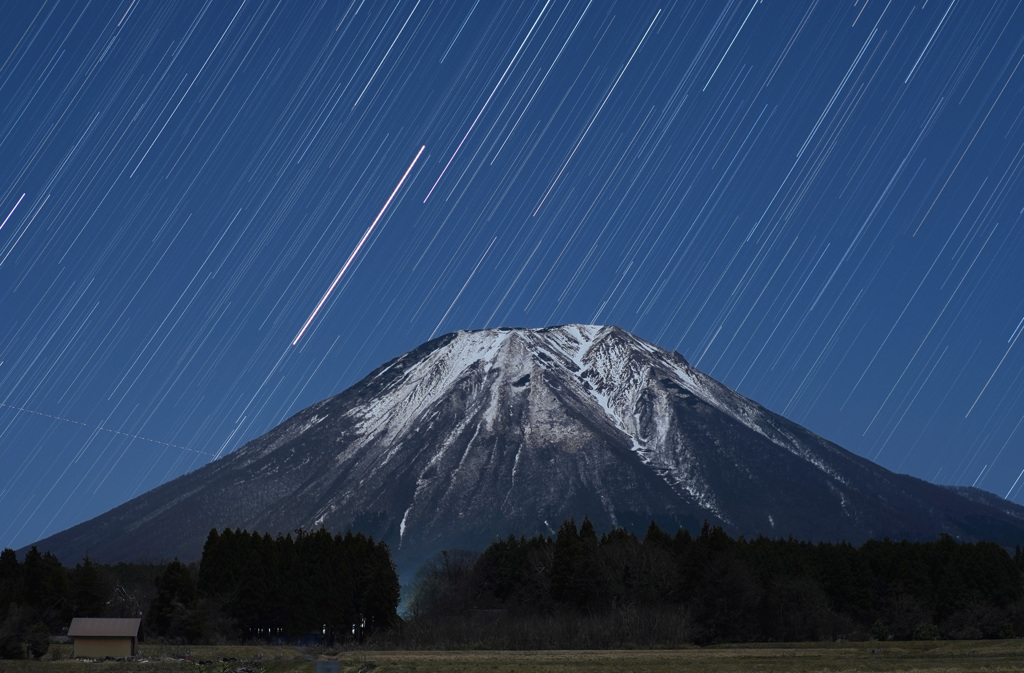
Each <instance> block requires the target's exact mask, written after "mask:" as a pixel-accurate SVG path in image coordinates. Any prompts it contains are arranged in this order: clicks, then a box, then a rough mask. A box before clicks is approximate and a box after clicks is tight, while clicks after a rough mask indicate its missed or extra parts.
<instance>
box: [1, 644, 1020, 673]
mask: <svg viewBox="0 0 1024 673" xmlns="http://www.w3.org/2000/svg"><path fill="white" fill-rule="evenodd" d="M70 655H71V650H70V647H69V646H59V647H57V646H55V647H53V648H51V650H50V652H49V653H47V655H46V656H45V657H43V659H42V660H41V661H0V671H3V672H4V673H6V672H7V671H12V672H20V671H27V672H29V673H129V672H132V673H134V672H139V673H186V672H187V673H293V672H294V673H298V672H303V673H314V671H315V669H316V663H315V662H316V661H325V660H335V661H338V662H339V663H340V666H341V671H342V672H343V673H370V672H371V671H372V672H373V673H434V672H435V671H437V672H440V671H445V672H452V671H454V672H460V671H461V672H464V673H513V672H515V673H520V672H521V673H526V672H527V671H529V672H540V673H570V672H576V671H581V672H593V673H624V672H637V673H639V672H644V673H662V672H664V673H670V672H671V673H676V672H684V673H685V672H688V671H693V672H696V671H701V672H702V673H734V672H736V673H739V672H740V671H743V672H747V671H765V672H768V671H779V672H782V671H794V672H803V671H806V672H811V671H829V672H831V673H845V672H847V671H849V672H851V673H852V672H860V671H879V672H881V671H936V672H946V671H948V672H953V671H957V672H960V671H988V672H995V671H1007V672H1009V671H1024V640H997V641H938V642H912V643H835V644H821V643H808V644H790V645H776V644H761V645H742V646H737V645H733V646H720V647H707V648H687V649H679V650H614V651H593V650H589V651H566V650H559V651H531V652H496V651H340V652H339V651H331V650H327V651H323V650H314V649H303V648H299V647H264V646H209V647H206V646H197V647H192V648H185V647H181V646H168V645H143V646H142V656H141V657H140V658H139V659H137V660H132V661H82V660H75V659H71V658H70Z"/></svg>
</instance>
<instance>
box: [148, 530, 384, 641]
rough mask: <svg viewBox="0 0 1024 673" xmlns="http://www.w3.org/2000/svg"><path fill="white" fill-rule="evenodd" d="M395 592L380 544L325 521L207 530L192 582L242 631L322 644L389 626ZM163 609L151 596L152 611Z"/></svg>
mask: <svg viewBox="0 0 1024 673" xmlns="http://www.w3.org/2000/svg"><path fill="white" fill-rule="evenodd" d="M400 591H401V588H400V586H399V583H398V574H397V573H396V572H395V566H394V564H393V563H392V561H391V551H390V550H389V548H388V546H387V545H386V544H385V543H383V542H377V543H375V542H374V541H373V538H367V537H366V536H364V535H363V534H362V533H358V534H352V533H351V532H349V533H346V534H345V535H334V536H332V535H331V534H330V533H328V532H327V531H325V530H324V529H323V528H321V529H320V530H318V531H316V532H315V533H305V532H303V531H301V530H299V531H297V534H296V537H295V538H294V539H293V538H292V536H291V535H286V536H283V537H282V536H278V537H276V538H271V537H270V536H269V535H263V536H260V535H259V534H258V533H251V534H250V533H246V532H245V531H231V530H230V529H225V530H224V531H223V533H218V532H217V531H216V530H212V531H210V535H209V537H208V538H207V540H206V545H205V546H204V547H203V557H202V560H201V561H200V563H199V573H198V581H197V584H196V593H197V594H198V595H199V596H202V597H206V598H207V599H209V600H211V601H213V602H214V604H215V605H217V606H219V608H220V610H221V611H222V612H223V613H224V614H225V615H226V616H228V617H229V618H230V619H231V620H232V621H233V623H234V624H235V628H236V630H237V632H238V633H239V634H241V635H243V636H245V637H247V638H267V639H272V638H281V637H284V638H297V637H305V636H310V635H314V634H316V635H319V636H320V638H321V639H322V640H323V641H324V642H326V643H327V644H336V643H343V642H344V641H346V640H350V639H353V638H355V639H357V640H362V639H363V638H364V637H365V636H366V635H367V634H370V633H373V632H375V631H378V630H380V629H384V628H387V627H390V626H393V625H395V624H396V623H397V621H398V613H397V609H398V603H399V599H400ZM158 599H159V594H158ZM174 604H175V603H174V602H173V601H172V602H170V603H169V605H174ZM162 609H163V604H156V603H155V604H154V607H153V610H152V612H153V613H155V614H159V613H161V611H162ZM167 621H169V622H171V623H173V621H174V617H173V616H171V617H170V618H169V619H168V620H167Z"/></svg>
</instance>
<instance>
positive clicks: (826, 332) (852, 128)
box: [0, 0, 1024, 563]
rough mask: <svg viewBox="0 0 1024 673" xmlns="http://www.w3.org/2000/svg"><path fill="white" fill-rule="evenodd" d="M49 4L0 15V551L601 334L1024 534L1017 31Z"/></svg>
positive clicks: (350, 6)
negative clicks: (626, 338)
mask: <svg viewBox="0 0 1024 673" xmlns="http://www.w3.org/2000/svg"><path fill="white" fill-rule="evenodd" d="M41 4H42V3H27V2H12V3H7V5H6V6H5V11H4V16H3V21H0V44H2V45H6V47H5V51H4V52H3V54H0V475H2V476H0V512H3V513H4V514H7V517H6V518H5V521H4V522H3V523H2V524H0V548H3V547H6V546H10V547H14V548H21V547H24V546H26V545H28V544H31V543H32V542H34V541H36V540H38V539H40V538H43V537H45V536H47V535H49V534H52V533H54V532H57V531H58V530H62V529H64V528H67V527H69V526H71V525H74V524H75V523H78V522H80V521H83V520H85V519H88V518H91V517H94V516H97V515H99V514H101V513H103V512H105V511H107V510H109V509H111V508H113V507H115V506H117V505H119V504H121V503H124V502H126V501H127V500H129V499H130V498H132V497H134V496H136V495H139V494H141V493H144V492H146V491H148V490H150V489H152V488H155V487H156V486H159V485H160V484H162V483H164V482H166V481H168V480H170V479H173V478H176V477H179V476H181V475H184V474H186V473H188V472H189V471H191V470H195V469H197V468H199V467H202V466H203V465H205V464H207V463H209V462H210V461H213V460H217V459H218V458H219V457H220V456H222V455H224V454H227V453H230V452H232V451H234V450H236V449H238V448H239V447H240V446H243V445H244V444H245V443H246V442H248V441H250V440H252V439H254V438H256V437H258V436H260V435H262V434H263V433H265V432H266V431H268V430H270V429H271V428H273V427H274V426H276V425H277V424H278V423H280V422H281V421H283V420H284V419H286V418H288V417H290V416H291V415H293V414H294V413H295V412H297V411H299V410H300V409H303V408H305V407H307V406H309V405H311V404H313V403H315V402H318V401H320V400H323V399H325V398H327V397H330V396H331V395H334V394H336V393H338V392H341V391H342V390H344V389H345V388H347V387H348V386H350V385H352V384H354V383H356V382H357V381H359V380H360V379H361V378H363V377H364V376H366V374H368V373H369V372H371V371H372V370H373V369H375V368H376V367H378V366H379V365H381V364H382V363H384V362H387V361H388V360H390V359H392V358H394V357H396V356H398V355H400V354H402V353H405V352H407V351H409V350H411V349H413V348H415V347H417V346H419V345H420V344H422V343H423V342H425V341H426V340H427V339H429V338H430V337H431V336H432V335H435V332H436V333H437V334H440V333H442V332H444V331H448V330H456V329H482V328H488V327H500V326H521V327H542V326H546V325H551V324H567V323H578V322H588V321H591V320H593V321H598V322H602V323H611V324H615V325H618V326H620V327H622V328H624V329H626V330H629V331H632V332H634V333H636V334H637V335H638V336H640V337H643V338H645V339H647V340H649V341H652V342H654V343H656V344H658V345H660V346H663V347H666V348H670V349H676V350H678V351H679V352H680V353H681V354H683V355H684V356H685V357H687V358H688V359H689V360H690V361H691V362H693V363H695V364H698V365H699V366H701V367H705V368H706V371H707V373H708V374H709V375H711V376H713V377H715V378H717V379H719V380H721V381H722V382H723V383H724V384H726V385H728V386H731V387H733V388H735V389H736V390H737V391H738V392H740V393H741V394H743V395H746V396H747V397H750V398H752V399H754V400H756V401H757V402H759V403H761V404H762V405H764V406H765V407H767V408H769V409H771V410H773V411H775V412H778V413H783V414H785V415H786V416H789V417H790V418H792V419H793V420H794V421H796V422H798V423H801V424H803V425H805V426H806V427H807V428H809V429H810V430H812V431H814V432H816V433H818V434H819V435H821V436H823V437H825V438H827V439H829V440H831V441H833V442H835V443H836V444H839V445H840V446H843V447H844V448H846V449H848V450H850V451H853V452H854V453H856V454H858V455H860V456H864V457H865V458H868V459H873V460H874V459H877V461H878V462H879V463H880V464H881V465H882V466H883V467H886V468H888V469H891V470H895V471H899V472H906V473H910V474H912V475H914V476H916V477H919V478H922V479H927V480H937V481H940V482H941V483H944V484H952V485H957V486H965V487H969V486H971V485H974V486H975V487H976V488H979V489H983V490H985V491H989V492H991V493H995V494H998V495H999V496H1004V495H1005V496H1006V497H1007V498H1008V499H1011V500H1013V501H1014V502H1017V503H1020V504H1024V476H1021V475H1024V451H1021V450H1020V448H1021V433H1022V432H1024V426H1022V424H1021V418H1024V385H1022V382H1024V348H1022V347H1021V346H1020V342H1021V341H1024V337H1022V336H1021V335H1022V334H1024V320H1022V316H1024V271H1022V267H1021V264H1020V259H1019V257H1020V250H1022V249H1024V199H1022V196H1021V195H1022V194H1024V116H1022V114H1021V110H1024V87H1021V85H1020V83H1021V78H1022V77H1024V42H1021V40H1020V36H1021V35H1024V0H990V1H987V2H973V3H967V2H962V1H960V0H942V1H941V2H919V3H900V2H847V3H837V2H816V3H802V4H801V6H800V7H794V6H793V3H785V2H781V3H780V2H759V1H756V0H732V1H730V2H723V3H709V2H704V3H700V2H697V3H666V2H663V1H661V0H633V1H631V2H625V3H614V4H612V3H607V2H605V3H602V2H596V1H594V0H563V1H562V2H553V1H552V0H527V2H521V3H500V2H478V1H477V0H474V1H473V2H463V1H457V0H434V1H432V2H424V1H423V0H389V1H388V2H386V3H381V2H345V3H341V4H340V5H339V4H337V3H264V2H251V1H248V0H218V2H207V3H187V2H170V3H140V2H136V1H135V0H111V2H102V3H56V4H54V3H47V4H45V7H43V9H42V10H40V8H39V5H41ZM427 147H429V148H430V149H431V151H430V152H429V153H428V152H427V151H426V150H425V148H427ZM417 149H418V150H419V151H418V152H417V151H416V150H417ZM413 155H415V158H414V157H413ZM402 166H406V167H407V168H406V169H402V168H401V167H402ZM403 170H404V174H403V173H402V171H403ZM399 176H401V179H398V180H397V184H396V178H398V177H399ZM424 180H425V181H424ZM388 188H391V191H390V192H388V191H387V190H388ZM386 194H390V196H388V197H387V198H386V199H385V198H384V197H385V195H386ZM385 225H386V226H385ZM339 269H340V270H339ZM331 272H335V274H336V275H335V276H330V275H329V274H330V273H331ZM332 279H333V280H332ZM27 410H31V412H28V411H27ZM70 561H71V562H72V563H73V562H75V561H76V560H75V559H71V560H70Z"/></svg>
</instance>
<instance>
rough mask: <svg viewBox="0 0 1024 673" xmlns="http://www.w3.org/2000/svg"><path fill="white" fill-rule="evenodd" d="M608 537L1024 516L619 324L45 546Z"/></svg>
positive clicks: (451, 348) (461, 360)
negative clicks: (879, 456) (871, 456)
mask: <svg viewBox="0 0 1024 673" xmlns="http://www.w3.org/2000/svg"><path fill="white" fill-rule="evenodd" d="M570 516H575V517H577V518H581V517H583V516H587V517H589V518H590V519H591V521H593V522H594V525H595V526H596V527H597V528H598V529H607V528H610V527H612V526H626V527H630V528H634V529H637V528H639V529H640V531H641V532H642V530H643V529H644V528H646V526H647V524H648V523H649V522H650V521H651V520H652V519H654V520H657V521H658V522H659V524H661V525H662V526H663V527H666V528H669V529H672V530H674V529H675V527H677V526H686V527H689V528H691V529H694V530H695V529H697V528H699V526H700V525H701V523H702V522H703V521H708V522H710V523H711V524H719V525H722V526H724V527H725V528H726V530H728V531H730V532H732V533H733V534H744V535H747V536H754V535H759V534H764V535H767V536H771V537H780V536H794V537H796V538H801V539H808V540H840V539H845V540H849V541H852V542H859V541H863V540H865V539H868V538H872V537H876V538H880V537H892V538H910V539H933V538H934V537H935V536H937V535H939V534H941V533H946V534H949V535H951V536H953V537H955V538H960V539H988V540H993V541H997V542H1002V543H1004V544H1014V543H1019V542H1020V541H1021V540H1024V508H1020V507H1018V506H1016V505H1013V504H1011V503H1008V502H1006V501H1001V500H998V499H996V498H991V497H982V496H981V495H980V494H978V493H975V494H972V493H963V492H957V491H954V490H952V489H947V488H942V487H939V486H934V485H932V484H929V483H927V482H924V481H921V480H919V479H915V478H912V477H909V476H905V475H898V474H894V473H892V472H889V471H888V470H885V469H884V468H882V467H879V466H878V465H876V464H874V463H872V462H870V461H868V460H865V459H863V458H860V457H858V456H856V455H854V454H852V453H850V452H848V451H846V450H844V449H842V448H841V447H839V446H837V445H835V444H833V443H831V442H829V441H827V440H825V439H822V438H821V437H819V436H817V435H815V434H814V433H812V432H810V431H808V430H806V429H805V428H803V427H801V426H799V425H797V424H795V423H793V422H791V421H788V420H786V419H785V418H783V417H781V416H779V415H777V414H774V413H772V412H770V411H768V410H767V409H765V408H764V407H762V406H760V405H758V404H756V403H754V402H752V401H751V400H749V399H747V398H745V397H743V396H742V395H739V394H738V393H736V392H735V391H733V390H731V389H729V388H727V387H726V386H724V385H722V384H721V383H719V382H717V381H715V380H714V379H712V378H710V377H709V376H707V375H705V374H703V373H701V372H699V371H697V370H696V369H694V368H693V367H691V366H690V365H689V364H688V363H687V362H686V360H685V359H684V358H683V357H682V356H681V355H680V354H678V353H676V352H670V351H666V350H663V349H661V348H658V347H657V346H654V345H652V344H650V343H648V342H646V341H644V340H642V339H640V338H638V337H636V336H634V335H632V334H630V333H628V332H625V331H623V330H622V329H619V328H618V327H611V326H594V325H566V326H561V327H550V328H544V329H510V328H502V329H491V330H481V331H473V332H454V333H452V334H448V335H445V336H442V337H440V338H438V339H435V340H433V341H430V342H427V343H425V344H423V345H422V346H420V347H418V348H416V349H415V350H412V351H410V352H408V353H406V354H405V355H402V356H400V357H398V358H395V359H394V360H392V361H390V362H388V363H386V364H384V365H383V366H381V367H379V368H378V369H377V370H375V371H374V372H372V373H371V374H370V375H369V376H367V377H366V378H365V379H363V380H362V381H360V382H359V383H357V384H356V385H354V386H352V387H351V388H349V389H348V390H345V391H344V392H342V393H340V394H338V395H335V396H334V397H331V398H328V399H326V400H324V401H322V402H318V403H317V404H314V405H312V406H310V407H308V408H306V409H304V410H302V411H300V412H298V413H297V414H295V415H294V416H292V417H291V418H290V419H288V420H287V421H285V422H284V423H282V424H280V425H279V426H277V427H276V428H274V429H273V430H271V431H270V432H268V433H267V434H265V435H263V436H262V437H259V438H257V439H254V440H253V441H251V442H249V443H248V444H246V445H245V446H243V447H241V448H240V449H238V450H237V451H235V452H234V453H232V454H230V455H228V456H226V457H224V458H222V459H220V460H217V461H215V462H213V463H210V464H208V465H206V466H205V467H203V468H201V469H199V470H197V471H195V472H193V473H191V474H188V475H185V476H182V477H179V478H178V479H175V480H173V481H171V482H168V483H167V484H164V485H162V486H160V487H158V488H156V489H154V490H152V491H150V492H148V493H146V494H144V495H142V496H139V497H138V498H135V499H134V500H132V501H130V502H128V503H126V504H124V505H122V506H120V507H117V508H116V509H114V510H111V511H110V512H108V513H106V514H103V515H101V516H99V517H97V518H95V519H93V520H91V521H87V522H85V523H82V524H80V525H78V526H75V527H73V528H70V529H68V530H67V531H64V532H62V533H58V534H57V535H54V536H52V537H50V538H47V539H46V540H43V541H41V542H40V543H39V546H40V547H41V548H43V549H49V550H51V551H53V552H54V553H56V554H57V555H58V556H59V557H61V558H62V560H64V561H65V562H74V561H76V560H77V559H79V558H81V556H82V555H83V554H84V553H86V552H88V553H89V555H90V556H91V557H92V558H93V559H96V560H100V561H117V560H128V559H138V558H150V559H165V558H171V557H173V556H178V557H181V558H185V559H195V558H198V556H199V554H200V551H201V549H202V545H203V542H204V541H205V539H206V535H207V533H208V532H209V530H210V529H211V528H213V527H217V528H223V527H231V528H236V527H240V528H247V529H250V530H259V531H269V532H272V533H273V532H288V531H292V530H294V529H296V528H299V527H302V528H306V529H310V528H318V527H320V526H324V527H326V528H327V529H328V530H333V531H342V530H345V529H348V528H353V529H355V530H359V531H362V532H364V533H367V534H369V535H373V536H374V537H375V538H377V539H383V540H385V541H387V542H388V543H389V544H390V545H391V548H392V550H393V552H394V554H395V558H396V560H397V561H398V562H399V564H400V565H404V566H405V567H407V568H408V567H411V566H412V565H413V564H415V563H417V562H418V561H419V560H421V559H423V558H425V557H427V556H429V555H430V554H432V553H434V552H436V551H438V550H440V549H444V548H454V547H469V548H482V547H483V546H485V545H486V544H487V543H488V542H490V541H491V540H493V539H494V537H495V536H506V535H508V534H510V533H515V534H517V535H518V534H527V535H530V534H534V533H553V532H554V529H555V528H557V526H558V524H559V522H560V521H561V520H562V519H565V518H568V517H570Z"/></svg>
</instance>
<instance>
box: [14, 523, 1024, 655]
mask: <svg viewBox="0 0 1024 673" xmlns="http://www.w3.org/2000/svg"><path fill="white" fill-rule="evenodd" d="M409 596H410V598H409V601H408V614H407V615H406V617H407V618H406V619H405V620H404V621H403V620H400V619H399V618H398V615H397V607H398V604H399V585H398V577H397V575H396V574H395V569H394V565H393V563H392V561H391V556H390V551H389V550H388V547H387V545H386V544H384V543H381V542H374V541H373V539H372V538H367V537H365V536H364V535H361V534H352V533H348V534H345V535H332V534H330V533H328V532H327V531H325V530H322V529H321V530H319V531H316V532H313V533H308V532H305V531H296V535H295V536H294V537H292V536H291V535H287V536H278V537H276V538H272V537H271V536H269V535H261V534H259V533H248V532H245V531H240V530H235V531H231V530H224V531H222V532H218V531H216V530H213V531H211V532H210V535H209V537H208V539H207V542H206V546H205V548H204V551H203V557H202V560H201V561H200V563H199V564H191V565H185V564H183V563H181V562H179V561H177V560H175V561H173V562H171V563H168V564H118V565H116V566H102V565H99V564H96V563H94V562H92V561H91V560H90V559H88V558H85V559H83V561H82V562H81V563H79V564H78V565H76V566H75V567H74V568H73V569H70V570H67V569H65V568H64V567H63V566H61V564H60V562H59V561H58V560H57V558H56V557H54V556H53V555H51V554H48V553H40V552H39V551H38V550H37V549H35V548H33V549H32V550H30V551H29V552H28V553H27V554H26V556H25V559H24V561H22V562H19V561H18V558H17V556H16V555H15V553H14V552H13V551H11V550H9V549H8V550H4V552H3V553H2V554H0V658H23V657H37V658H38V657H40V656H42V655H43V654H45V653H46V651H47V648H48V646H49V637H50V635H51V634H54V635H57V634H60V633H62V632H66V630H67V625H68V623H69V622H70V620H71V617H73V616H78V617H138V616H140V615H141V616H143V632H142V634H141V635H142V640H143V642H150V643H153V642H164V643H179V644H182V645H185V644H198V643H231V642H235V643H238V642H249V643H253V642H263V643H286V642H290V643H299V642H306V643H318V644H320V645H322V646H325V647H327V646H334V647H339V646H345V645H350V644H351V645H356V644H358V645H359V646H361V647H365V646H367V645H372V646H375V647H381V648H387V649H439V648H471V649H517V650H543V649H608V648H636V647H669V648H676V647H682V646H687V645H692V644H696V645H707V644H712V643H723V642H734V643H742V642H772V641H774V642H796V641H837V640H838V641H843V640H848V641H853V640H868V639H873V640H876V641H884V640H936V639H961V640H970V639H980V638H1012V637H1020V636H1022V635H1024V552H1022V551H1021V549H1020V548H1019V547H1018V548H1017V549H1016V551H1015V553H1014V554H1010V553H1008V552H1007V550H1006V549H1005V548H1003V547H1001V546H999V545H996V544H992V543H986V542H977V543H958V542H956V541H955V540H953V539H952V538H949V537H942V538H940V539H938V540H936V541H934V542H928V543H910V542H893V541H890V540H882V541H869V542H867V543H865V544H863V545H861V546H860V547H854V546H852V545H849V544H832V543H818V544H814V543H809V542H800V541H797V540H793V539H788V540H771V539H767V538H763V537H762V538H756V539H753V540H746V539H744V538H739V539H733V538H731V537H729V536H728V535H727V534H726V533H725V532H724V531H723V530H722V529H721V528H717V527H715V528H713V527H709V526H708V525H705V526H704V528H703V529H702V530H701V532H700V533H699V534H698V535H697V536H696V537H693V536H692V535H691V534H690V533H689V532H687V531H686V530H685V529H681V530H679V531H678V532H677V533H676V534H675V535H674V536H671V535H669V534H667V533H665V532H664V531H662V530H660V529H659V528H658V527H657V526H656V525H654V524H653V523H652V524H651V526H650V527H649V528H648V530H647V533H646V535H645V536H644V538H643V539H642V540H641V539H639V538H638V537H636V536H635V535H633V534H632V533H629V532H627V531H625V530H621V529H616V530H612V531H610V532H608V533H606V534H604V535H603V536H601V537H600V538H599V537H598V535H597V533H596V531H595V530H594V527H593V526H592V525H591V523H590V522H589V521H588V520H584V521H583V523H582V525H581V526H580V527H579V528H577V526H576V524H575V522H574V521H572V520H568V521H565V522H563V523H562V525H561V527H560V529H559V531H558V534H557V536H556V537H554V538H550V537H535V538H532V539H526V538H522V537H520V538H515V537H509V538H507V539H505V540H501V541H498V542H495V543H493V544H491V545H490V546H489V547H488V548H487V549H486V550H484V551H483V552H482V553H479V554H478V553H475V552H468V551H449V552H444V553H442V554H441V555H439V556H438V557H437V558H436V559H434V561H433V562H431V563H429V564H428V565H427V566H425V567H424V568H422V569H421V571H420V572H419V573H418V575H417V579H416V581H415V583H414V584H413V586H412V587H410V588H409Z"/></svg>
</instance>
